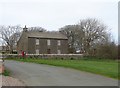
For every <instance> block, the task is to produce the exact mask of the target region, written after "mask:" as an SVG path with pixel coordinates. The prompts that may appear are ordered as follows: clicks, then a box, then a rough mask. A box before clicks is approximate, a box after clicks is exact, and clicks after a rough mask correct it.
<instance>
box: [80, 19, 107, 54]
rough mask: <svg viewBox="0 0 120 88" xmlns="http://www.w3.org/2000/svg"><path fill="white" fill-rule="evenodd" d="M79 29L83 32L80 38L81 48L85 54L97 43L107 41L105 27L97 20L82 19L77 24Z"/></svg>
mask: <svg viewBox="0 0 120 88" xmlns="http://www.w3.org/2000/svg"><path fill="white" fill-rule="evenodd" d="M79 26H80V29H81V30H83V32H84V37H83V38H82V42H83V44H82V45H83V47H84V50H85V51H86V53H88V52H89V50H90V48H92V47H93V46H94V44H96V43H98V42H103V41H106V40H108V32H107V27H106V26H105V25H104V24H102V23H100V22H99V21H98V20H97V19H84V20H81V21H80V23H79Z"/></svg>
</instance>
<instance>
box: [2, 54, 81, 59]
mask: <svg viewBox="0 0 120 88" xmlns="http://www.w3.org/2000/svg"><path fill="white" fill-rule="evenodd" d="M2 57H3V58H20V57H22V55H21V54H3V55H2ZM81 57H83V54H26V55H25V57H24V58H41V59H42V58H45V59H50V58H52V59H80V58H81Z"/></svg>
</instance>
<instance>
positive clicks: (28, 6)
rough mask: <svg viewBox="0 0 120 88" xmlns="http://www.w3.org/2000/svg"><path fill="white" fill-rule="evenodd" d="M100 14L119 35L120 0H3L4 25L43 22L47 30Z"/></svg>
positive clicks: (0, 3) (0, 8)
mask: <svg viewBox="0 0 120 88" xmlns="http://www.w3.org/2000/svg"><path fill="white" fill-rule="evenodd" d="M85 18H97V19H99V20H100V21H102V22H103V23H105V24H106V25H107V26H108V28H109V29H111V33H112V34H113V37H114V39H115V40H116V41H117V39H118V0H20V1H17V0H1V1H0V25H17V24H20V25H21V26H22V27H24V25H27V26H28V27H30V26H41V27H43V28H45V29H47V30H58V29H59V28H61V27H63V26H65V25H69V24H76V23H78V22H79V20H80V19H85Z"/></svg>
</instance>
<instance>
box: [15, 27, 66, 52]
mask: <svg viewBox="0 0 120 88" xmlns="http://www.w3.org/2000/svg"><path fill="white" fill-rule="evenodd" d="M17 50H18V53H21V50H22V51H25V52H26V53H27V54H67V53H68V38H67V37H66V36H65V35H63V34H61V33H59V32H57V33H56V32H37V31H27V28H26V27H25V28H23V33H22V35H21V37H20V39H19V40H18V42H17Z"/></svg>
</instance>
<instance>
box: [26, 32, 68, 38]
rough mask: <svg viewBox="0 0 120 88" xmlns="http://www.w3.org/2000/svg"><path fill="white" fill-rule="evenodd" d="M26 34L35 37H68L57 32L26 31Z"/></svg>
mask: <svg viewBox="0 0 120 88" xmlns="http://www.w3.org/2000/svg"><path fill="white" fill-rule="evenodd" d="M27 36H28V37H35V38H54V39H68V38H67V37H66V36H65V35H63V34H61V33H59V32H27Z"/></svg>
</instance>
